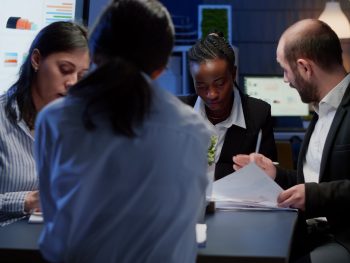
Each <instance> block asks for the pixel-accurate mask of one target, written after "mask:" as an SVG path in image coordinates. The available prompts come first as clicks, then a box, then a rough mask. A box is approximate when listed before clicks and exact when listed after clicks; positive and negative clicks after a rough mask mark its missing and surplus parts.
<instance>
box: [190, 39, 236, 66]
mask: <svg viewBox="0 0 350 263" xmlns="http://www.w3.org/2000/svg"><path fill="white" fill-rule="evenodd" d="M215 58H220V59H224V60H226V62H227V65H228V66H229V69H230V71H233V70H235V52H234V51H233V48H232V46H231V45H230V44H229V43H228V42H227V40H226V39H225V38H224V36H223V33H221V32H212V33H209V34H208V35H207V36H206V37H205V38H202V39H200V40H198V41H197V43H196V44H194V45H193V46H192V48H191V49H190V50H189V51H188V59H189V62H190V63H191V62H196V63H202V62H204V61H205V60H208V59H215Z"/></svg>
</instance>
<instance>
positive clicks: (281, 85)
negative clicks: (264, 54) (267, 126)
mask: <svg viewBox="0 0 350 263" xmlns="http://www.w3.org/2000/svg"><path fill="white" fill-rule="evenodd" d="M244 89H245V92H246V93H247V94H248V95H249V96H251V97H255V98H258V99H262V100H264V101H266V102H267V103H269V104H270V105H271V115H272V116H274V117H284V116H306V115H309V105H308V104H306V103H303V102H302V101H301V99H300V96H299V93H298V92H297V91H296V89H294V88H291V87H290V86H289V84H288V83H285V82H284V80H283V77H282V76H245V77H244Z"/></svg>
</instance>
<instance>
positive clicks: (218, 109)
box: [181, 32, 277, 180]
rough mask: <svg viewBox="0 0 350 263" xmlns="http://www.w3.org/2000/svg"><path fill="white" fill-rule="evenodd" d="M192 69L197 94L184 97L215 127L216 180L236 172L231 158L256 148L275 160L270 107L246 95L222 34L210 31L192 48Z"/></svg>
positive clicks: (232, 52) (231, 53)
mask: <svg viewBox="0 0 350 263" xmlns="http://www.w3.org/2000/svg"><path fill="white" fill-rule="evenodd" d="M188 57H189V64H190V72H191V75H192V78H193V83H194V87H195V90H196V93H197V94H196V95H194V96H187V97H182V98H181V99H182V100H183V101H184V102H186V103H187V104H190V105H191V106H194V109H195V111H197V112H198V113H199V114H200V115H202V117H203V118H204V119H205V120H206V121H207V123H208V124H209V125H210V126H212V127H213V128H214V130H215V132H216V133H215V134H213V135H215V136H217V138H218V143H217V147H216V153H215V162H216V167H215V179H216V180H217V179H220V178H222V177H224V176H226V175H228V174H230V173H233V172H234V170H233V161H232V157H233V156H235V155H236V154H241V153H251V152H254V151H255V150H256V145H257V141H258V136H259V132H260V131H262V137H261V144H260V147H259V148H260V149H259V152H260V153H263V154H264V155H265V156H268V157H269V158H270V159H272V160H276V158H277V152H276V145H275V140H274V136H273V129H272V118H271V107H270V105H269V104H267V103H266V102H264V101H262V100H259V99H255V98H251V97H248V96H247V95H245V94H243V93H242V92H241V91H240V90H239V88H238V86H237V84H236V66H235V53H234V51H233V48H232V46H231V45H230V44H229V43H228V42H227V41H226V40H225V38H224V37H223V35H222V33H217V32H214V33H210V34H208V35H207V36H206V37H204V38H203V39H201V40H199V41H198V42H197V43H196V44H195V45H194V46H193V47H192V48H191V49H190V50H189V54H188Z"/></svg>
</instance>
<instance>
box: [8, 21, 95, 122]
mask: <svg viewBox="0 0 350 263" xmlns="http://www.w3.org/2000/svg"><path fill="white" fill-rule="evenodd" d="M81 48H85V49H87V48H88V43H87V31H86V29H85V28H84V27H82V26H80V25H78V24H75V23H73V22H55V23H52V24H50V25H48V26H46V27H44V28H43V29H42V30H41V31H40V32H39V33H38V34H37V36H36V37H35V39H34V40H33V42H32V44H31V47H30V49H29V51H28V56H27V58H26V59H25V60H24V62H23V64H22V66H21V69H20V71H19V77H18V80H17V81H16V82H15V83H14V84H13V85H12V86H11V87H10V89H9V90H8V91H7V93H6V94H7V98H8V99H7V103H6V105H5V111H6V115H7V117H8V118H9V120H10V121H11V122H12V123H16V122H18V121H20V120H21V119H24V121H25V122H26V123H27V125H28V126H29V128H30V129H32V128H33V127H34V122H35V117H36V114H37V111H36V109H35V106H34V103H33V99H32V93H31V85H32V82H33V81H34V78H35V75H36V72H35V71H34V69H33V67H32V63H31V55H32V53H33V51H34V49H38V50H39V52H40V55H41V57H42V58H45V57H47V56H49V55H51V54H53V53H57V52H70V51H73V50H75V49H81ZM15 102H17V105H18V107H19V115H17V113H16V109H15V107H14V106H13V105H14V103H15Z"/></svg>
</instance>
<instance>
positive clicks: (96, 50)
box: [36, 0, 209, 263]
mask: <svg viewBox="0 0 350 263" xmlns="http://www.w3.org/2000/svg"><path fill="white" fill-rule="evenodd" d="M114 2H115V3H111V4H110V5H109V6H108V7H107V9H106V10H105V11H104V13H103V14H102V16H101V17H100V19H99V21H98V22H97V24H96V26H95V28H94V29H93V31H92V33H91V36H90V39H89V46H90V47H91V54H92V58H93V61H94V62H95V64H96V65H97V67H96V69H95V70H94V71H93V72H91V73H90V74H89V75H88V76H87V77H86V78H84V79H83V80H82V81H81V82H79V83H78V84H77V85H76V86H74V87H72V88H71V89H70V91H69V93H68V96H67V97H65V98H64V99H60V100H57V101H56V102H54V103H53V104H51V105H49V106H48V107H46V108H45V109H44V110H43V111H42V112H41V113H40V114H39V116H38V119H37V123H36V132H37V141H36V156H37V164H38V168H39V181H40V196H41V201H42V209H43V214H44V220H45V227H44V230H43V234H42V236H41V239H40V241H39V243H40V248H41V252H42V254H43V255H44V257H45V258H46V259H48V260H49V261H50V262H51V261H52V262H105V263H106V262H107V263H108V262H174V263H175V262H176V263H177V262H185V263H186V262H195V260H196V254H197V244H196V238H195V225H196V222H197V219H198V214H199V212H200V210H201V207H202V200H204V195H205V189H206V184H207V179H206V168H207V158H206V155H207V149H208V145H209V131H208V130H207V126H206V125H205V123H204V122H203V120H201V118H200V116H198V114H196V113H194V112H193V111H192V110H191V108H190V107H188V106H186V105H184V104H183V103H181V102H180V101H179V100H178V99H177V98H176V97H174V96H172V95H171V94H169V93H168V92H166V91H165V90H164V89H161V88H159V87H157V86H155V85H154V83H153V81H152V80H153V79H155V78H156V77H157V76H158V75H159V74H160V73H161V72H162V70H163V69H164V68H165V67H166V64H167V61H168V58H169V55H170V54H171V51H172V48H173V41H174V29H173V24H172V22H171V19H170V16H169V13H168V12H167V10H166V9H165V7H164V6H163V5H162V4H161V3H160V2H158V1H156V0H119V1H114Z"/></svg>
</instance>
